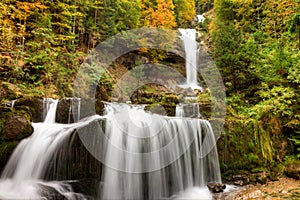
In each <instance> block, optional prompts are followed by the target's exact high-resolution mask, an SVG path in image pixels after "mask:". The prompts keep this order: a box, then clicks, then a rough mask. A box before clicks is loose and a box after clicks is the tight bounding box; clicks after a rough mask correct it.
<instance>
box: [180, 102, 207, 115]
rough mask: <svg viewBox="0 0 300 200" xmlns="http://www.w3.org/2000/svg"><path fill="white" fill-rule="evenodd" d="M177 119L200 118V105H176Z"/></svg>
mask: <svg viewBox="0 0 300 200" xmlns="http://www.w3.org/2000/svg"><path fill="white" fill-rule="evenodd" d="M175 116H176V117H190V118H200V117H201V113H200V106H199V104H198V103H189V104H185V103H181V104H177V105H176V110H175Z"/></svg>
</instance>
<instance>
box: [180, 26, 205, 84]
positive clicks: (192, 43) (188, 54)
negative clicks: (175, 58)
mask: <svg viewBox="0 0 300 200" xmlns="http://www.w3.org/2000/svg"><path fill="white" fill-rule="evenodd" d="M179 32H180V33H181V34H182V37H181V38H182V41H183V43H184V49H185V68H186V83H185V84H184V85H181V87H183V88H188V87H190V88H192V89H199V90H202V87H200V86H199V84H198V80H197V79H198V76H197V73H198V71H197V51H198V48H197V43H196V29H179Z"/></svg>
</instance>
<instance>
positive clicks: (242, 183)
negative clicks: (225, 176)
mask: <svg viewBox="0 0 300 200" xmlns="http://www.w3.org/2000/svg"><path fill="white" fill-rule="evenodd" d="M233 184H234V185H238V186H243V185H245V184H244V181H242V180H238V181H234V182H233Z"/></svg>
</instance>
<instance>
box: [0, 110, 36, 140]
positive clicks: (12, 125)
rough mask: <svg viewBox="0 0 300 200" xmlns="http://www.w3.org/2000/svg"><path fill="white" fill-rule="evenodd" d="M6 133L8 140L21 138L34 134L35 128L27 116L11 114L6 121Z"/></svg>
mask: <svg viewBox="0 0 300 200" xmlns="http://www.w3.org/2000/svg"><path fill="white" fill-rule="evenodd" d="M4 128H5V135H6V139H8V140H21V139H23V138H25V137H28V136H30V135H31V134H32V132H33V128H32V126H31V123H30V121H29V120H28V119H27V118H26V116H20V115H17V116H11V117H9V118H8V119H7V120H6V122H5V126H4Z"/></svg>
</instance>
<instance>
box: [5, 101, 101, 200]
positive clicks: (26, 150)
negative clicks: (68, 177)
mask: <svg viewBox="0 0 300 200" xmlns="http://www.w3.org/2000/svg"><path fill="white" fill-rule="evenodd" d="M57 103H58V100H53V99H44V105H45V107H44V108H45V109H46V111H45V113H46V116H45V120H44V122H43V123H32V125H33V127H34V133H33V134H32V135H31V136H30V137H29V138H26V139H24V140H22V141H21V142H20V144H19V145H18V146H17V148H16V149H15V150H14V152H13V154H12V155H11V157H10V159H9V161H8V163H7V164H6V167H5V168H4V170H3V172H2V174H1V179H0V199H41V198H42V197H43V194H41V188H45V187H46V188H52V190H55V191H56V192H57V193H59V194H60V195H62V196H64V197H65V198H67V199H76V198H81V197H83V196H82V195H80V194H76V193H74V192H73V191H72V188H71V187H70V186H69V185H68V184H66V183H63V182H58V181H52V182H45V181H43V178H44V176H45V173H46V172H47V167H48V164H49V162H50V160H51V159H52V158H53V156H54V154H55V152H56V151H57V150H58V149H59V148H63V144H64V142H66V141H67V139H68V137H69V136H70V135H71V133H73V132H74V131H75V130H76V129H78V128H80V127H84V126H86V125H88V124H89V123H90V122H92V121H94V120H95V119H96V118H99V116H92V117H90V118H87V119H85V120H83V121H81V122H80V123H76V124H56V123H55V115H56V107H57Z"/></svg>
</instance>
